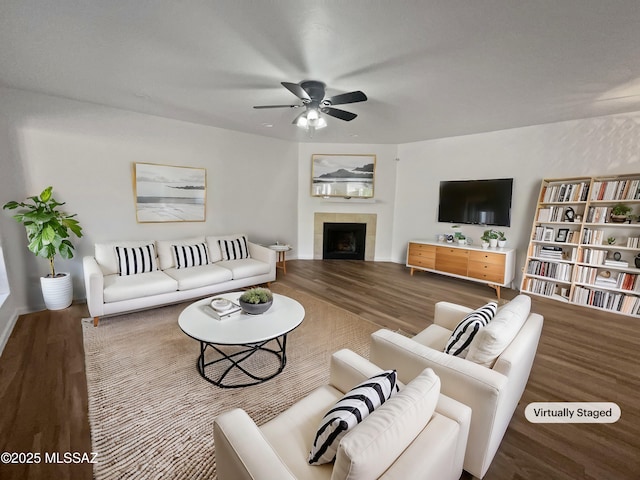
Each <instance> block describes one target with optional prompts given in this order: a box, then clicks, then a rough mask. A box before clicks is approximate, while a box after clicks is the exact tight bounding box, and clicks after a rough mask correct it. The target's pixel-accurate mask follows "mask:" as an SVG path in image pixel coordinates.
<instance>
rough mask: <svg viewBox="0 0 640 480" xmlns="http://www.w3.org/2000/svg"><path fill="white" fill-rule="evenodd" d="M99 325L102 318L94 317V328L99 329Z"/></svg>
mask: <svg viewBox="0 0 640 480" xmlns="http://www.w3.org/2000/svg"><path fill="white" fill-rule="evenodd" d="M98 323H100V317H93V326H94V327H97V326H98Z"/></svg>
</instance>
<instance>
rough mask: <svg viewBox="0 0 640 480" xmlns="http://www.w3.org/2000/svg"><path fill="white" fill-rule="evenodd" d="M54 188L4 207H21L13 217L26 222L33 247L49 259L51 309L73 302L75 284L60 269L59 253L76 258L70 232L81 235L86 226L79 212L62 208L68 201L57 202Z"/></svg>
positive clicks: (45, 292)
mask: <svg viewBox="0 0 640 480" xmlns="http://www.w3.org/2000/svg"><path fill="white" fill-rule="evenodd" d="M52 190H53V187H47V188H45V189H44V190H43V191H42V193H41V194H40V195H39V196H35V197H29V198H28V199H26V200H25V201H24V202H15V201H11V202H7V203H6V204H5V205H4V206H3V207H2V208H3V209H5V210H16V209H18V208H19V209H20V210H19V211H18V213H17V214H15V215H14V216H13V218H14V219H15V220H16V221H17V222H20V223H22V224H23V225H24V227H25V229H26V231H27V239H28V240H29V245H28V248H29V250H30V251H31V252H33V253H34V254H35V255H36V256H38V257H44V258H46V259H47V260H49V268H50V272H49V274H48V275H47V276H46V277H41V278H40V285H41V287H42V296H43V297H44V303H45V305H46V306H47V308H48V309H49V310H61V309H63V308H67V307H68V306H69V305H71V302H72V301H73V284H72V282H71V274H70V273H67V272H56V269H55V265H54V260H55V256H56V255H60V256H61V257H62V258H67V259H68V258H73V250H74V246H73V244H72V243H71V242H70V241H69V232H71V233H73V234H74V235H75V236H76V237H78V238H80V237H82V227H81V226H80V224H79V223H78V221H77V220H75V219H74V218H73V217H75V216H76V215H75V214H73V215H69V214H67V213H65V212H63V211H61V210H59V209H58V207H60V206H62V205H64V202H62V203H59V202H57V201H56V200H55V199H54V198H53V197H52V195H51V192H52Z"/></svg>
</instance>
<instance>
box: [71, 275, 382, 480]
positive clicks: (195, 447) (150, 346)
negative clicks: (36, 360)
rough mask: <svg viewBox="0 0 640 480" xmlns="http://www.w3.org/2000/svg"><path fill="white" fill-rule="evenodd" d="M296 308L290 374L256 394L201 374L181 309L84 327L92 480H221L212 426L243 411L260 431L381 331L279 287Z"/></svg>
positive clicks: (256, 390)
mask: <svg viewBox="0 0 640 480" xmlns="http://www.w3.org/2000/svg"><path fill="white" fill-rule="evenodd" d="M272 287H273V288H272V289H273V291H274V292H276V293H281V294H283V295H287V296H289V297H292V298H295V299H296V300H298V301H299V302H300V303H301V304H302V305H303V306H304V308H305V310H306V315H305V319H304V321H303V322H302V324H301V325H300V326H299V327H298V328H297V329H295V330H294V331H293V332H291V333H290V334H289V335H288V337H287V365H286V367H285V369H284V371H283V372H282V373H281V374H279V375H278V376H276V377H275V378H273V379H271V380H269V381H267V382H265V383H263V384H260V385H255V386H251V387H245V388H239V389H221V388H218V387H216V386H214V385H212V384H210V383H208V382H207V381H205V380H204V379H203V378H202V377H200V375H199V373H198V371H197V370H196V358H197V356H198V354H199V348H200V347H199V343H198V342H197V341H195V340H193V339H191V338H189V337H187V336H186V335H185V334H184V333H183V332H182V331H181V330H180V328H179V327H178V323H177V319H178V315H179V314H180V312H181V311H182V310H183V309H184V308H185V307H186V306H187V305H188V304H189V303H183V304H179V305H173V306H169V307H163V308H158V309H154V310H149V311H145V312H138V313H132V314H128V315H122V316H118V317H113V318H106V319H104V320H103V321H101V322H100V325H99V326H98V327H97V328H94V327H93V324H92V322H91V319H87V320H84V321H83V337H84V350H85V364H86V370H87V383H88V391H89V422H90V425H91V439H92V443H93V451H94V452H96V453H98V458H97V460H98V463H97V464H95V465H94V478H96V479H98V480H101V479H113V478H119V479H126V478H136V479H138V478H145V479H154V478H158V479H160V478H162V479H189V480H195V479H205V478H206V479H212V478H216V465H215V445H214V443H213V420H214V418H215V417H216V416H217V415H218V414H219V413H221V412H224V411H226V410H229V409H231V408H236V407H238V408H242V409H244V410H246V411H247V412H248V413H249V415H250V416H251V417H252V418H253V419H254V420H255V421H256V423H257V424H258V425H261V424H263V423H265V422H267V421H268V420H270V419H271V418H273V417H274V416H276V415H277V414H278V413H280V412H282V411H283V410H285V409H287V408H288V407H289V406H290V405H292V404H293V403H294V402H295V401H296V400H298V399H300V398H302V397H304V396H305V395H307V394H308V393H309V392H310V391H312V390H313V389H314V388H316V387H318V386H320V385H322V384H325V383H327V381H328V378H329V360H330V357H331V354H332V353H333V352H335V351H336V350H339V349H341V348H349V349H351V350H353V351H355V352H357V353H359V354H361V355H363V356H365V357H368V353H369V336H370V334H371V333H372V332H374V331H376V330H377V329H378V328H380V327H378V326H377V325H374V324H373V323H371V322H368V321H367V320H364V319H362V318H360V317H358V316H357V315H355V314H353V313H350V312H348V311H346V310H344V309H341V308H339V307H336V306H334V305H331V304H329V303H327V302H324V301H322V300H320V299H318V298H315V297H313V296H311V295H308V294H306V293H302V292H298V291H296V290H293V289H291V288H289V287H285V286H282V285H277V284H274V285H273V286H272Z"/></svg>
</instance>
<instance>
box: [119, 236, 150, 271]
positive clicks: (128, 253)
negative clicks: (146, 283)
mask: <svg viewBox="0 0 640 480" xmlns="http://www.w3.org/2000/svg"><path fill="white" fill-rule="evenodd" d="M115 249H116V257H117V258H118V275H121V276H124V275H136V274H138V273H147V272H153V271H155V270H157V267H156V247H155V245H153V244H152V243H150V244H149V245H144V246H142V247H119V246H116V247H115Z"/></svg>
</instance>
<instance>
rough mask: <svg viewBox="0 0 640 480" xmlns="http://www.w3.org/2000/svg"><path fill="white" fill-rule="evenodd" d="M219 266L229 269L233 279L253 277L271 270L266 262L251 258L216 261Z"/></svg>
mask: <svg viewBox="0 0 640 480" xmlns="http://www.w3.org/2000/svg"><path fill="white" fill-rule="evenodd" d="M216 265H218V266H220V267H224V268H227V269H229V270H231V273H232V275H233V278H234V280H235V279H238V278H247V277H253V276H255V275H263V274H265V273H269V272H270V271H271V267H270V265H269V264H268V263H265V262H261V261H260V260H255V259H253V258H243V259H242V260H227V261H224V260H223V261H221V262H218V263H216Z"/></svg>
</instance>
